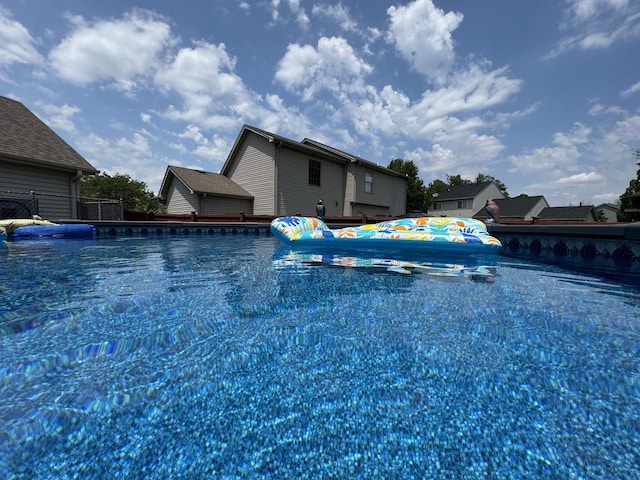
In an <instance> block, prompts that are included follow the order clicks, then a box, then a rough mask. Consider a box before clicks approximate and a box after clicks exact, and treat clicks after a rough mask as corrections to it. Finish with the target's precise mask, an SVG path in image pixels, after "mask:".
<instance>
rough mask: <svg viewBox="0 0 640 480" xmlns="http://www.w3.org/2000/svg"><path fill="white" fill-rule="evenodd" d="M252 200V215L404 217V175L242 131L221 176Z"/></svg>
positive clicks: (314, 146)
mask: <svg viewBox="0 0 640 480" xmlns="http://www.w3.org/2000/svg"><path fill="white" fill-rule="evenodd" d="M220 173H221V174H222V175H224V176H225V177H228V178H229V179H231V180H233V181H234V182H235V183H236V184H238V185H239V186H241V187H242V188H243V189H244V190H246V191H247V192H249V194H250V195H252V196H253V212H252V213H253V214H255V215H276V216H278V215H295V214H301V215H306V216H315V205H316V203H317V201H318V200H323V201H324V204H325V207H326V214H327V216H357V215H372V216H373V215H378V216H387V215H390V216H397V215H402V214H404V213H405V210H406V197H407V193H406V192H407V186H406V179H405V177H404V175H402V174H400V173H398V172H395V171H393V170H390V169H388V168H386V167H383V166H380V165H377V164H375V163H373V162H370V161H368V160H365V159H363V158H360V157H357V156H355V155H351V154H349V153H346V152H343V151H341V150H338V149H335V148H333V147H330V146H328V145H324V144H322V143H319V142H315V141H313V140H310V139H304V140H303V141H302V142H297V141H295V140H290V139H288V138H285V137H282V136H280V135H276V134H273V133H270V132H267V131H265V130H261V129H259V128H255V127H252V126H249V125H244V126H243V127H242V129H241V131H240V133H239V135H238V137H237V139H236V142H235V144H234V145H233V148H232V149H231V152H230V153H229V156H228V157H227V160H226V162H225V164H224V166H223V167H222V170H221V172H220Z"/></svg>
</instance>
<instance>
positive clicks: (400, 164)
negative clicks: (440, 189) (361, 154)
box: [387, 158, 429, 212]
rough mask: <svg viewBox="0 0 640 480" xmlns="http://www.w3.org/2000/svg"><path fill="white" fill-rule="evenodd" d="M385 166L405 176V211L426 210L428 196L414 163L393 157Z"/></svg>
mask: <svg viewBox="0 0 640 480" xmlns="http://www.w3.org/2000/svg"><path fill="white" fill-rule="evenodd" d="M387 168H389V169H390V170H393V171H394V172H398V173H401V174H403V175H404V176H405V177H406V178H407V211H408V212H410V211H412V210H414V211H416V210H417V211H422V212H424V211H426V210H427V208H429V197H428V194H427V190H426V188H425V186H424V182H423V181H422V179H421V178H420V177H419V176H418V174H419V170H418V167H417V166H416V165H415V163H413V161H412V160H403V159H401V158H394V159H393V160H391V162H390V163H389V166H388V167H387Z"/></svg>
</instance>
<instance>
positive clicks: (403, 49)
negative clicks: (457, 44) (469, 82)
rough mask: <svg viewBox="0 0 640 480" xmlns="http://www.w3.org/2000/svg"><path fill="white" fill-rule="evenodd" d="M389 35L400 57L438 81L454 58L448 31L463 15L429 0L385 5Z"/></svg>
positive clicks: (446, 71)
mask: <svg viewBox="0 0 640 480" xmlns="http://www.w3.org/2000/svg"><path fill="white" fill-rule="evenodd" d="M387 14H388V15H389V17H390V20H391V25H390V27H389V35H390V40H391V41H392V43H394V44H395V46H396V49H397V50H398V52H400V54H401V55H402V56H403V58H404V59H405V60H406V61H407V62H409V64H410V65H411V67H412V68H413V69H414V70H415V71H417V72H418V73H420V74H422V75H424V76H425V77H427V78H429V79H430V80H431V81H433V82H436V83H438V84H442V83H443V82H444V81H445V80H446V78H447V75H448V74H449V72H450V70H451V68H452V66H453V62H454V59H455V52H454V45H453V39H452V38H451V34H452V32H453V31H454V30H456V29H457V28H458V26H460V23H461V22H462V19H463V15H462V14H461V13H454V12H448V13H445V12H444V11H443V10H441V9H439V8H436V7H435V6H434V4H433V1H432V0H414V1H413V2H410V3H409V4H407V5H405V6H399V7H389V8H388V9H387Z"/></svg>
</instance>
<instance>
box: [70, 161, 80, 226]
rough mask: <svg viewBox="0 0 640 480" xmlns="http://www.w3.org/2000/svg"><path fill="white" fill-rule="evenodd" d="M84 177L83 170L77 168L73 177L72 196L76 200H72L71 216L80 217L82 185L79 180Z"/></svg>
mask: <svg viewBox="0 0 640 480" xmlns="http://www.w3.org/2000/svg"><path fill="white" fill-rule="evenodd" d="M81 178H82V170H76V174H75V175H74V176H73V178H72V179H71V189H72V192H71V197H72V198H74V199H75V201H71V218H78V202H79V201H80V187H79V185H78V181H80V179H81Z"/></svg>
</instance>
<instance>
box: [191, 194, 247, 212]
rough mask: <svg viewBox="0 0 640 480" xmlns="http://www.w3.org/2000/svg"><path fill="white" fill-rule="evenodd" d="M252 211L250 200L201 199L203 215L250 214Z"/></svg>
mask: <svg viewBox="0 0 640 480" xmlns="http://www.w3.org/2000/svg"><path fill="white" fill-rule="evenodd" d="M252 211H253V208H252V206H251V200H245V199H240V198H226V197H204V198H203V199H202V212H199V213H201V214H203V215H214V214H218V213H240V212H244V213H250V212H252Z"/></svg>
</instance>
